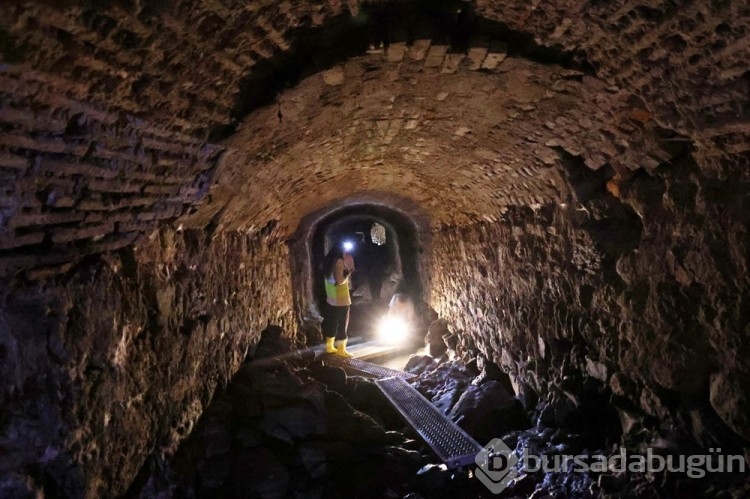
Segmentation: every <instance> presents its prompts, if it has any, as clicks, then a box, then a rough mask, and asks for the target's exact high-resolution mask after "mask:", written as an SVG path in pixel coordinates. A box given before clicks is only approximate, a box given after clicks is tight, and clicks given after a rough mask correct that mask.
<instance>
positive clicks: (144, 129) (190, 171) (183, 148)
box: [0, 68, 221, 275]
mask: <svg viewBox="0 0 750 499" xmlns="http://www.w3.org/2000/svg"><path fill="white" fill-rule="evenodd" d="M69 85H70V84H69V83H66V82H64V81H62V80H60V79H59V78H56V77H54V76H50V75H47V74H43V73H39V72H36V71H28V70H21V69H20V68H15V69H11V70H7V71H1V72H0V98H2V106H1V107H0V180H1V181H0V275H8V274H10V273H14V272H17V271H19V270H24V269H33V268H34V267H38V266H47V267H49V266H61V265H62V266H65V265H66V264H68V263H70V262H71V261H73V260H77V259H80V258H82V257H84V256H86V255H88V254H92V253H99V252H104V251H111V250H116V249H118V248H122V247H125V246H127V245H129V244H132V243H133V242H135V241H136V240H138V238H139V237H140V236H141V235H142V234H144V233H148V232H151V231H153V230H154V229H155V228H156V227H158V226H159V225H160V224H162V223H164V221H168V220H171V219H174V218H176V217H178V216H179V215H181V214H182V213H184V212H185V211H186V210H187V209H188V208H189V207H191V206H194V205H195V204H197V203H199V202H200V201H201V200H202V199H203V197H204V196H205V194H206V193H207V192H208V188H209V186H210V180H211V177H212V175H213V169H214V167H215V163H216V160H217V159H218V156H219V154H220V152H221V148H220V147H217V146H214V145H209V144H206V143H205V142H201V141H197V140H195V139H192V138H190V137H188V136H185V135H183V134H181V133H180V132H179V131H175V130H168V129H166V128H164V127H158V126H151V125H149V124H147V123H145V122H143V121H142V120H139V119H138V118H136V117H134V116H125V115H122V114H120V113H117V112H112V111H106V110H103V109H101V108H98V107H96V106H95V105H90V104H83V103H81V102H79V101H76V100H73V99H70V98H68V97H66V96H65V94H66V91H67V90H69Z"/></svg>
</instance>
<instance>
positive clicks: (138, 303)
mask: <svg viewBox="0 0 750 499" xmlns="http://www.w3.org/2000/svg"><path fill="white" fill-rule="evenodd" d="M290 285H291V277H290V275H289V262H288V252H287V248H286V245H284V244H283V243H280V242H278V241H275V240H272V239H269V238H268V237H265V236H263V235H260V236H253V237H251V236H247V235H244V234H242V235H241V234H237V233H225V234H222V235H219V236H216V237H215V238H214V239H213V240H210V242H209V239H208V236H206V235H205V233H202V232H191V231H188V232H184V233H175V232H174V231H172V230H169V229H163V230H161V231H158V232H155V233H154V234H153V235H152V236H151V237H150V238H148V239H146V240H144V242H143V244H142V245H140V246H138V247H137V248H133V247H128V248H126V249H123V250H120V251H118V252H113V253H110V254H107V255H105V256H102V257H101V258H96V259H93V261H90V262H85V263H83V264H81V266H80V267H78V268H77V269H76V271H75V272H73V273H71V274H69V275H67V276H59V277H57V278H55V279H54V280H52V281H48V282H46V283H44V284H27V285H17V288H16V289H13V290H9V289H3V290H2V297H3V300H2V305H0V406H1V407H3V411H2V419H0V449H2V452H0V475H3V476H5V477H6V478H8V479H9V480H11V481H13V480H15V481H16V482H17V483H20V482H21V481H22V480H23V479H24V478H23V477H24V476H25V474H26V473H27V472H28V473H30V475H31V476H32V477H33V479H34V481H36V482H38V483H44V484H45V486H46V489H45V490H46V492H47V493H48V494H52V495H54V492H57V493H58V494H60V495H61V496H64V497H82V496H84V495H85V496H87V497H111V496H117V495H119V494H121V493H123V492H124V491H125V490H126V488H127V487H128V486H129V484H130V483H131V481H132V480H133V478H134V477H135V476H136V474H137V472H138V470H139V469H140V467H141V466H142V465H143V464H144V462H145V461H146V460H147V459H148V458H149V456H151V455H152V453H154V452H155V453H165V452H172V451H173V450H174V449H175V448H176V444H177V443H178V442H179V441H180V439H181V438H183V437H185V436H187V434H188V433H189V431H190V429H191V427H192V425H193V423H194V422H195V421H196V419H197V418H198V417H199V416H200V414H201V412H202V410H203V407H205V405H206V404H207V402H208V401H209V400H210V398H211V396H212V394H213V392H214V389H215V388H216V387H217V385H223V384H225V383H226V382H227V381H228V380H229V379H230V378H231V376H232V375H233V374H234V372H235V371H236V369H237V368H238V367H239V364H240V363H241V361H242V360H243V359H244V358H245V355H246V353H247V351H248V349H249V348H251V347H252V346H253V344H254V342H255V341H256V340H257V339H258V337H259V333H260V332H261V330H262V329H263V328H265V327H266V325H267V324H268V323H273V324H279V325H282V326H284V327H286V328H289V329H288V332H289V333H288V334H294V331H295V329H296V328H292V327H291V326H292V325H293V317H292V313H291V308H292V306H291V289H290ZM3 287H4V288H5V285H3ZM6 482H7V480H6ZM4 485H7V483H5V482H4ZM6 492H7V491H6ZM0 495H2V493H0Z"/></svg>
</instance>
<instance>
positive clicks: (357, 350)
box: [349, 342, 402, 360]
mask: <svg viewBox="0 0 750 499" xmlns="http://www.w3.org/2000/svg"><path fill="white" fill-rule="evenodd" d="M400 350H402V347H399V346H391V345H379V344H374V345H373V344H371V343H369V342H368V343H364V344H361V345H354V346H351V347H349V353H350V354H352V355H353V356H354V358H355V359H361V360H367V359H372V358H373V357H381V356H383V355H388V354H392V353H394V352H398V351H400Z"/></svg>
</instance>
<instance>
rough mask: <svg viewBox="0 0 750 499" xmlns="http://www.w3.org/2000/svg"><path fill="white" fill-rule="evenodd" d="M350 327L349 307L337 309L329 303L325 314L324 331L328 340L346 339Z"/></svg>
mask: <svg viewBox="0 0 750 499" xmlns="http://www.w3.org/2000/svg"><path fill="white" fill-rule="evenodd" d="M348 327H349V306H348V305H346V306H343V307H335V306H333V305H331V304H329V303H326V305H325V313H324V314H323V331H324V333H325V335H326V336H327V337H328V338H331V337H334V338H336V339H337V340H345V339H346V330H347V328H348Z"/></svg>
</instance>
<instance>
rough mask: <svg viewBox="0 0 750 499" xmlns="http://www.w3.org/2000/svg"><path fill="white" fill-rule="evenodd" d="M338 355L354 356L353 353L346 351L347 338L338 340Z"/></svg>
mask: <svg viewBox="0 0 750 499" xmlns="http://www.w3.org/2000/svg"><path fill="white" fill-rule="evenodd" d="M336 355H340V356H341V357H346V358H347V359H348V358H350V357H351V356H352V354H350V353H349V352H347V351H346V340H339V341H337V342H336Z"/></svg>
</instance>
